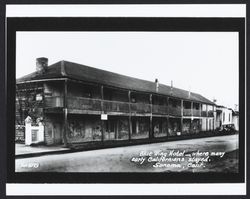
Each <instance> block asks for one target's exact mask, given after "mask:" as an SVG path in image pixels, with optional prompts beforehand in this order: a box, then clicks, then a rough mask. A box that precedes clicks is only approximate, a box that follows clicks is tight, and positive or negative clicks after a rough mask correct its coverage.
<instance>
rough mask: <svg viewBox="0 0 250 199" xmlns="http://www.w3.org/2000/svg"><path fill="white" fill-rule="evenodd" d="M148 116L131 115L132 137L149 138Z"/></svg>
mask: <svg viewBox="0 0 250 199" xmlns="http://www.w3.org/2000/svg"><path fill="white" fill-rule="evenodd" d="M149 122H150V119H149V117H132V135H131V138H132V139H142V138H149Z"/></svg>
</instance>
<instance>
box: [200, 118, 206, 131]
mask: <svg viewBox="0 0 250 199" xmlns="http://www.w3.org/2000/svg"><path fill="white" fill-rule="evenodd" d="M201 121H202V123H201V130H202V131H206V130H207V118H204V117H203V118H202V119H201Z"/></svg>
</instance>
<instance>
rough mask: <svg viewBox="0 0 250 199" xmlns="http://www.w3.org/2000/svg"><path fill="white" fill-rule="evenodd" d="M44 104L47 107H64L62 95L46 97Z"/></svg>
mask: <svg viewBox="0 0 250 199" xmlns="http://www.w3.org/2000/svg"><path fill="white" fill-rule="evenodd" d="M44 106H45V107H46V108H54V107H63V98H62V97H45V99H44Z"/></svg>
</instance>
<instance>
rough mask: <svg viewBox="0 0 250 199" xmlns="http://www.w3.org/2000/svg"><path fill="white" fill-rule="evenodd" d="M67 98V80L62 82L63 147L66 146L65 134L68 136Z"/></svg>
mask: <svg viewBox="0 0 250 199" xmlns="http://www.w3.org/2000/svg"><path fill="white" fill-rule="evenodd" d="M67 96H68V81H67V79H66V80H65V81H64V109H63V113H64V130H63V137H62V138H63V144H64V147H67V146H68V141H67V134H68V103H67Z"/></svg>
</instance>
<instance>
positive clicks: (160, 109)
mask: <svg viewBox="0 0 250 199" xmlns="http://www.w3.org/2000/svg"><path fill="white" fill-rule="evenodd" d="M152 113H154V114H168V107H167V106H163V105H152Z"/></svg>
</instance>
